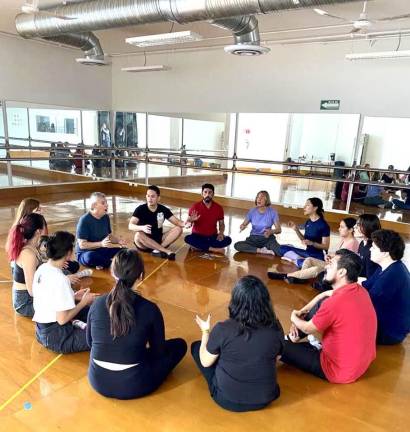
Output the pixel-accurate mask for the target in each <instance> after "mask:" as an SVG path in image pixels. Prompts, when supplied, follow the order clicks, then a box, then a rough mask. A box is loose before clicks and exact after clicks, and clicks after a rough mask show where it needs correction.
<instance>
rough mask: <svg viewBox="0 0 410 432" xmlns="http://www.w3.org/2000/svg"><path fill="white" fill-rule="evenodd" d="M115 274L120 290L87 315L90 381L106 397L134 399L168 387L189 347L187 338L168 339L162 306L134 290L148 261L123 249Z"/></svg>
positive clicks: (114, 263) (113, 268) (115, 289)
mask: <svg viewBox="0 0 410 432" xmlns="http://www.w3.org/2000/svg"><path fill="white" fill-rule="evenodd" d="M111 273H112V276H113V277H114V279H115V281H116V283H115V286H114V287H113V288H112V290H111V291H110V292H109V293H108V294H106V295H103V296H101V297H100V298H99V299H97V300H96V301H95V302H94V304H93V305H92V307H91V308H90V312H89V315H88V324H87V342H88V345H89V346H90V348H91V356H90V365H89V370H88V378H89V380H90V383H91V385H92V387H93V388H94V389H95V390H96V391H97V392H98V393H100V394H102V395H103V396H106V397H112V398H116V399H134V398H138V397H142V396H145V395H147V394H149V393H152V392H153V391H154V390H156V389H157V388H158V387H159V386H160V385H161V384H162V383H163V381H164V380H165V379H166V377H167V376H168V374H169V373H170V372H171V371H172V370H173V369H174V368H175V366H176V365H177V364H178V363H179V362H180V361H181V360H182V358H183V357H184V355H185V353H186V350H187V345H186V342H185V341H184V340H183V339H169V340H166V339H165V330H164V320H163V318H162V314H161V311H160V310H159V308H158V306H157V305H156V304H155V303H152V302H150V301H148V300H146V299H144V298H143V297H141V296H140V295H139V294H138V293H137V292H136V291H135V286H136V284H138V283H139V282H142V280H143V277H144V262H143V260H142V258H141V256H140V255H139V253H138V252H137V251H136V250H131V249H122V250H120V251H119V252H118V253H117V254H116V255H115V257H114V259H113V261H112V264H111ZM147 344H149V348H147Z"/></svg>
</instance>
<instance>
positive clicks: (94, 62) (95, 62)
mask: <svg viewBox="0 0 410 432" xmlns="http://www.w3.org/2000/svg"><path fill="white" fill-rule="evenodd" d="M75 61H76V62H77V63H80V64H82V65H85V66H107V65H108V64H109V63H108V62H106V61H105V60H101V59H93V58H88V57H81V58H77V59H75Z"/></svg>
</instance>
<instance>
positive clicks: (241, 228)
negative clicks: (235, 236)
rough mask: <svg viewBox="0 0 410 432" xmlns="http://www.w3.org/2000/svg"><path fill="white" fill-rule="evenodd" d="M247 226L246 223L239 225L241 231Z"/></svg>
mask: <svg viewBox="0 0 410 432" xmlns="http://www.w3.org/2000/svg"><path fill="white" fill-rule="evenodd" d="M245 228H246V225H245V224H243V223H242V224H240V225H239V232H242V231H243V230H244V229H245Z"/></svg>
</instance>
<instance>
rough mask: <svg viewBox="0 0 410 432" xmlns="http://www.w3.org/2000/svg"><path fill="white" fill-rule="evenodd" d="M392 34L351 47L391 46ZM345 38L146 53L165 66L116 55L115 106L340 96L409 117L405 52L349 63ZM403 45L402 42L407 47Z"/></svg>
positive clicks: (300, 108)
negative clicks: (135, 67) (149, 68)
mask: <svg viewBox="0 0 410 432" xmlns="http://www.w3.org/2000/svg"><path fill="white" fill-rule="evenodd" d="M394 42H395V41H393V40H390V41H387V42H378V43H377V44H376V46H375V47H374V48H369V46H368V43H367V42H364V43H362V45H355V46H354V50H355V51H368V50H370V49H373V50H378V51H380V50H384V49H389V50H391V49H394V46H393V45H394ZM351 48H352V45H351V43H350V42H348V43H332V44H315V45H313V44H312V45H287V46H276V45H272V46H271V49H272V51H271V52H270V53H269V54H267V55H264V56H261V57H258V58H238V57H235V56H232V55H228V54H225V53H224V51H223V49H222V48H217V49H215V50H212V51H210V50H208V51H205V50H201V51H197V52H193V51H190V52H175V53H170V52H168V53H164V54H156V55H151V54H149V55H148V64H166V65H169V66H171V67H172V69H171V70H170V71H165V72H149V73H143V74H142V73H140V74H137V73H134V74H131V73H126V72H121V70H120V68H121V67H124V66H127V65H128V66H129V65H130V64H133V63H134V62H135V64H139V63H140V61H141V58H140V57H139V56H134V57H130V58H122V57H119V58H115V59H113V106H114V109H117V110H149V111H156V112H159V111H162V112H164V111H165V112H167V111H171V112H301V113H303V112H319V108H320V101H321V100H322V99H340V100H341V110H340V112H343V113H363V114H367V115H373V116H374V115H385V116H394V117H395V116H399V117H400V116H402V117H406V116H408V117H410V97H409V96H410V88H409V86H408V85H407V83H408V77H409V72H410V59H407V60H406V59H403V60H381V61H380V60H378V61H369V62H348V61H346V60H345V59H344V56H345V54H347V53H349V52H351ZM404 48H405V47H404Z"/></svg>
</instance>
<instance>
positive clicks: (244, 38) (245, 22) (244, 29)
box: [210, 15, 270, 56]
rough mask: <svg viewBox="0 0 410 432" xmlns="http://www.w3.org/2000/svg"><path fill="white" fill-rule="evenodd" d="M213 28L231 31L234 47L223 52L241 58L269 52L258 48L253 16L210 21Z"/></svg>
mask: <svg viewBox="0 0 410 432" xmlns="http://www.w3.org/2000/svg"><path fill="white" fill-rule="evenodd" d="M210 24H212V25H213V26H215V27H219V28H222V29H224V30H230V31H232V33H233V35H234V39H235V45H230V46H229V47H225V51H227V52H229V53H231V54H236V55H242V56H254V55H260V54H265V53H266V52H269V51H270V50H269V48H264V47H261V46H260V37H259V28H258V20H257V19H256V17H255V16H254V15H251V16H238V17H232V18H221V19H218V20H213V21H210Z"/></svg>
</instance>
